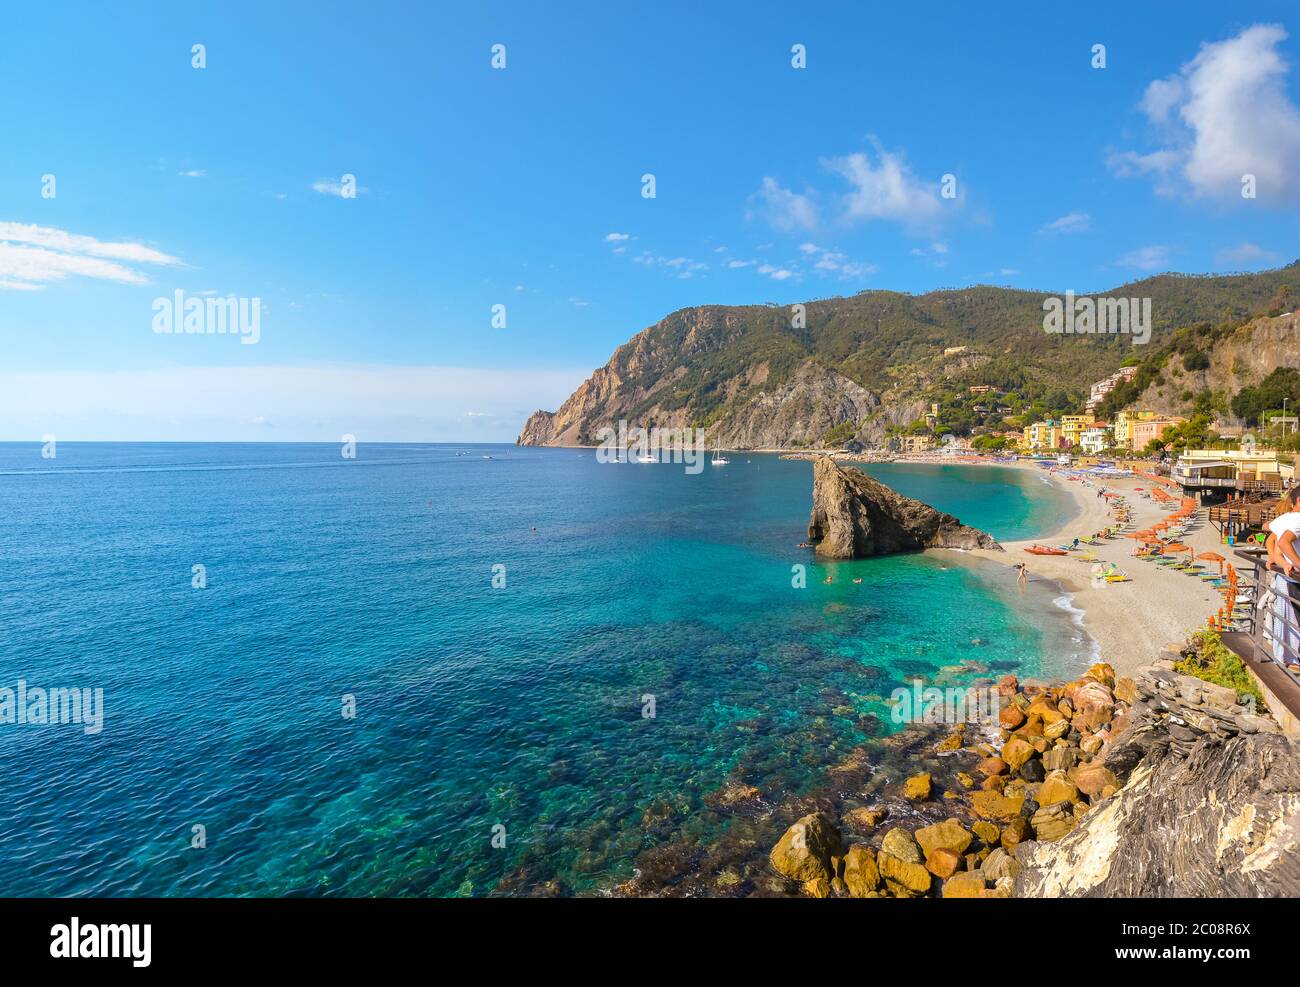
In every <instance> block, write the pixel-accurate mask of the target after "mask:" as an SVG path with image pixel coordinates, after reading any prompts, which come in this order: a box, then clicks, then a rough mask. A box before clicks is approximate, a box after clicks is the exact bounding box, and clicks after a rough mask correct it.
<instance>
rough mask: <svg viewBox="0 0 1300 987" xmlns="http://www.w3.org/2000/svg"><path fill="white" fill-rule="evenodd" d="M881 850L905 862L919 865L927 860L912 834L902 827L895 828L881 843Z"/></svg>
mask: <svg viewBox="0 0 1300 987" xmlns="http://www.w3.org/2000/svg"><path fill="white" fill-rule="evenodd" d="M880 849H881V850H882V851H884V852H885V853H888V854H890V855H891V856H894V857H897V858H898V859H899V860H905V861H907V862H908V863H912V864H919V863H921V861H923V860H924V859H925V855H924V854H923V853H921V847H920V844H918V843H917V842H916V840H915V839H914V838H913V837H912V834H911V833H909V832H908V831H907V830H905V829H903V828H902V827H901V826H895V827H894V828H893V829H891V830H890V831H889V832H888V833H886V834H885V838H884V839H883V840H882V841H881V843H880Z"/></svg>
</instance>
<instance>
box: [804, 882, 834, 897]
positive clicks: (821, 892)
mask: <svg viewBox="0 0 1300 987" xmlns="http://www.w3.org/2000/svg"><path fill="white" fill-rule="evenodd" d="M803 893H804V894H806V895H807V896H808V897H809V898H829V897H830V896H831V882H830V881H828V880H826V878H824V877H814V878H813V879H812V880H811V881H805V882H804V885H803Z"/></svg>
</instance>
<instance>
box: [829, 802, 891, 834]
mask: <svg viewBox="0 0 1300 987" xmlns="http://www.w3.org/2000/svg"><path fill="white" fill-rule="evenodd" d="M888 815H889V810H888V809H885V808H882V807H880V806H873V807H872V808H870V809H869V808H867V807H866V806H865V805H860V806H858V807H857V808H856V809H850V810H849V811H848V812H846V813H844V818H843V819H842V820H841V821H842V822H843V823H844V824H845V825H846V826H847V827H848V828H849V829H853V830H857V831H859V832H861V831H862V830H866V829H875V828H876V827H877V826H879V825H880V824H881V822H882V821H884V819H885V817H886V816H888Z"/></svg>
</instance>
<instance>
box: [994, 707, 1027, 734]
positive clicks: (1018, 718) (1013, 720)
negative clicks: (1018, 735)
mask: <svg viewBox="0 0 1300 987" xmlns="http://www.w3.org/2000/svg"><path fill="white" fill-rule="evenodd" d="M1025 719H1026V717H1025V714H1024V713H1022V712H1021V711H1020V710H1018V709H1016V707H1014V706H1003V707H1002V708H1001V709H1000V710H998V724H999V725H1000V726H1001V727H1002V728H1003V729H1004V730H1016V729H1019V728H1020V727H1021V726H1022V725H1023V724H1024V722H1025Z"/></svg>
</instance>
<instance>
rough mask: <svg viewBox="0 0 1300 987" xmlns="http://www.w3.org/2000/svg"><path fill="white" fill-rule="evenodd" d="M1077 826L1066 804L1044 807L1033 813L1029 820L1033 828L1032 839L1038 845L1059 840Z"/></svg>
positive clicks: (1059, 803) (1060, 803)
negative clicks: (1038, 843)
mask: <svg viewBox="0 0 1300 987" xmlns="http://www.w3.org/2000/svg"><path fill="white" fill-rule="evenodd" d="M1077 824H1078V821H1077V820H1076V819H1075V817H1074V813H1073V812H1072V811H1071V809H1070V805H1069V803H1068V802H1058V803H1057V804H1055V805H1045V806H1043V807H1042V808H1040V809H1039V810H1038V811H1037V812H1035V813H1034V815H1033V817H1032V818H1031V819H1030V820H1029V825H1030V826H1032V827H1033V830H1034V838H1035V839H1037V840H1038V841H1039V842H1040V843H1050V842H1053V841H1055V840H1059V839H1060V838H1061V837H1063V836H1065V835H1066V834H1067V833H1069V832H1070V831H1071V830H1072V829H1074V827H1075V826H1076V825H1077Z"/></svg>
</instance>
